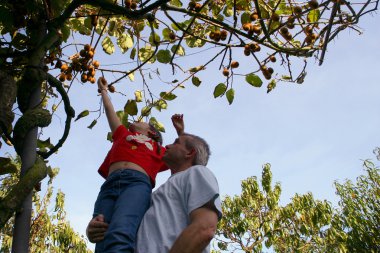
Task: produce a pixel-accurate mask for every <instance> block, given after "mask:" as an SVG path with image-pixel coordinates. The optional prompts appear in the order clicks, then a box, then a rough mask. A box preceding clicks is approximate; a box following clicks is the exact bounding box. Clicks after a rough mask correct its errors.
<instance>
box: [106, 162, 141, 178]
mask: <svg viewBox="0 0 380 253" xmlns="http://www.w3.org/2000/svg"><path fill="white" fill-rule="evenodd" d="M119 169H131V170H137V171H140V172H142V173H144V174H145V175H148V174H147V173H146V172H145V170H144V169H143V168H142V167H141V166H140V165H137V164H135V163H132V162H127V161H120V162H115V163H113V164H111V166H110V169H109V173H108V175H111V173H112V172H114V171H115V170H119Z"/></svg>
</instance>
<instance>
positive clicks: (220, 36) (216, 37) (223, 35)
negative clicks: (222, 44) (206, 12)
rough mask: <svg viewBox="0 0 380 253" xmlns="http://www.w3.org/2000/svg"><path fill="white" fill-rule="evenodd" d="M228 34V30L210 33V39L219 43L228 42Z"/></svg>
mask: <svg viewBox="0 0 380 253" xmlns="http://www.w3.org/2000/svg"><path fill="white" fill-rule="evenodd" d="M227 35H228V32H227V31H226V30H221V31H220V30H216V31H212V32H210V35H209V36H210V39H212V40H213V41H215V42H219V41H220V40H226V39H227Z"/></svg>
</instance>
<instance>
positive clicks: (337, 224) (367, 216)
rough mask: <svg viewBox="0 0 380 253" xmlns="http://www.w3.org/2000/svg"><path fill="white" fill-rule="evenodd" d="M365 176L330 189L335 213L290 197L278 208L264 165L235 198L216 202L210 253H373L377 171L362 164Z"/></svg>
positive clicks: (377, 237) (308, 197) (308, 199)
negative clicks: (217, 212)
mask: <svg viewBox="0 0 380 253" xmlns="http://www.w3.org/2000/svg"><path fill="white" fill-rule="evenodd" d="M363 166H364V170H365V172H366V174H365V175H361V176H359V177H358V178H357V182H356V183H353V182H352V181H350V180H347V181H346V182H345V183H344V184H339V183H338V182H336V183H335V186H336V190H337V195H338V196H339V197H340V201H339V207H338V208H333V207H332V205H331V203H329V202H328V201H326V200H324V201H320V200H315V199H314V198H313V195H312V193H307V194H304V195H299V194H296V195H295V196H294V197H293V198H292V199H291V201H290V203H289V204H287V205H285V206H280V205H279V198H280V193H281V187H280V185H279V184H278V183H277V184H275V186H274V187H273V186H272V185H271V178H272V176H271V172H270V165H269V164H265V165H264V166H263V174H262V180H261V187H260V186H259V183H258V181H257V179H256V177H251V178H248V179H246V180H243V181H242V193H241V195H240V196H234V197H229V196H227V197H226V198H225V199H224V200H223V202H222V210H223V218H222V220H221V222H220V223H219V224H218V230H217V235H218V236H217V239H216V245H215V247H214V248H216V249H215V250H214V252H221V251H226V252H236V251H238V252H263V247H266V248H267V249H269V248H272V249H273V250H274V251H275V252H321V253H322V252H378V251H379V244H380V234H379V231H380V230H379V224H380V223H379V219H380V216H379V214H380V212H379V211H380V210H379V208H380V202H379V201H380V170H379V168H378V167H376V166H375V164H374V163H373V162H371V161H369V160H366V161H364V165H363Z"/></svg>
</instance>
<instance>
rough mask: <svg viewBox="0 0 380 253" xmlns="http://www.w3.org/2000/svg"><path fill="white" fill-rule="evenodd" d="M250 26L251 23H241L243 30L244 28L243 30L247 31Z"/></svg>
mask: <svg viewBox="0 0 380 253" xmlns="http://www.w3.org/2000/svg"><path fill="white" fill-rule="evenodd" d="M250 27H251V23H245V24H244V25H243V30H244V31H248V30H249V28H250Z"/></svg>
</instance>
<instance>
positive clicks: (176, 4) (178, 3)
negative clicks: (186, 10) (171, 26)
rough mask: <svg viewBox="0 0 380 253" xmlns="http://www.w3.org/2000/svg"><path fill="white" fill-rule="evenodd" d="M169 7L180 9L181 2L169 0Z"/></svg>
mask: <svg viewBox="0 0 380 253" xmlns="http://www.w3.org/2000/svg"><path fill="white" fill-rule="evenodd" d="M170 5H173V6H176V7H182V2H181V1H180V0H171V1H170Z"/></svg>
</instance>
